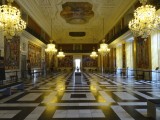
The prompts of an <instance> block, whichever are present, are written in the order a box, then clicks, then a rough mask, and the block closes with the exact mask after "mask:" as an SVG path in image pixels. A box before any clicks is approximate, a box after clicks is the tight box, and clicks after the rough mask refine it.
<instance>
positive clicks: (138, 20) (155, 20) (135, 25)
mask: <svg viewBox="0 0 160 120" xmlns="http://www.w3.org/2000/svg"><path fill="white" fill-rule="evenodd" d="M140 3H142V6H141V7H138V8H137V9H136V10H135V11H134V19H132V20H131V21H130V22H129V25H128V26H129V29H130V30H131V31H132V33H133V35H134V36H135V37H138V36H141V38H145V39H146V38H147V37H148V36H149V35H150V34H151V32H152V31H153V30H154V29H156V28H157V27H158V24H159V22H160V18H159V16H157V15H156V9H155V7H154V6H152V5H146V3H147V0H140Z"/></svg>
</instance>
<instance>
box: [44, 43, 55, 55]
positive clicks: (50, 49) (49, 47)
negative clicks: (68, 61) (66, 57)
mask: <svg viewBox="0 0 160 120" xmlns="http://www.w3.org/2000/svg"><path fill="white" fill-rule="evenodd" d="M45 51H46V52H47V53H53V54H55V53H56V52H57V49H56V48H55V44H53V43H50V44H47V48H46V49H45Z"/></svg>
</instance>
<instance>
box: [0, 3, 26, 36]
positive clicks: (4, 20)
mask: <svg viewBox="0 0 160 120" xmlns="http://www.w3.org/2000/svg"><path fill="white" fill-rule="evenodd" d="M7 1H8V5H2V6H0V26H1V28H2V30H3V34H4V36H5V37H6V38H7V39H11V38H12V37H13V36H15V35H19V34H20V33H21V32H22V31H23V30H24V29H25V28H26V22H25V21H23V20H22V19H21V13H20V11H19V10H18V9H17V8H16V7H12V5H11V3H12V2H13V0H7Z"/></svg>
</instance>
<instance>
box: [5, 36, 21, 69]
mask: <svg viewBox="0 0 160 120" xmlns="http://www.w3.org/2000/svg"><path fill="white" fill-rule="evenodd" d="M19 59H20V37H19V36H16V37H13V38H12V39H11V40H7V39H6V38H5V39H4V61H5V69H6V70H14V69H19Z"/></svg>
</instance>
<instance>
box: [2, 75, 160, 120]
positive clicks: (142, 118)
mask: <svg viewBox="0 0 160 120" xmlns="http://www.w3.org/2000/svg"><path fill="white" fill-rule="evenodd" d="M12 93H13V94H12V95H11V96H8V97H5V96H1V99H0V119H1V120H6V119H12V120H77V119H79V120H152V118H149V117H147V99H156V98H160V89H159V86H158V84H156V81H155V82H151V81H143V80H137V81H136V80H134V78H125V77H120V76H114V75H107V74H106V75H105V77H103V78H102V77H101V75H100V74H98V73H83V76H82V83H81V84H75V81H74V73H73V74H72V73H61V74H56V75H54V77H51V76H50V77H48V78H36V79H33V80H32V83H29V82H25V90H24V91H16V90H14V89H13V90H12ZM157 112H158V111H157Z"/></svg>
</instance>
